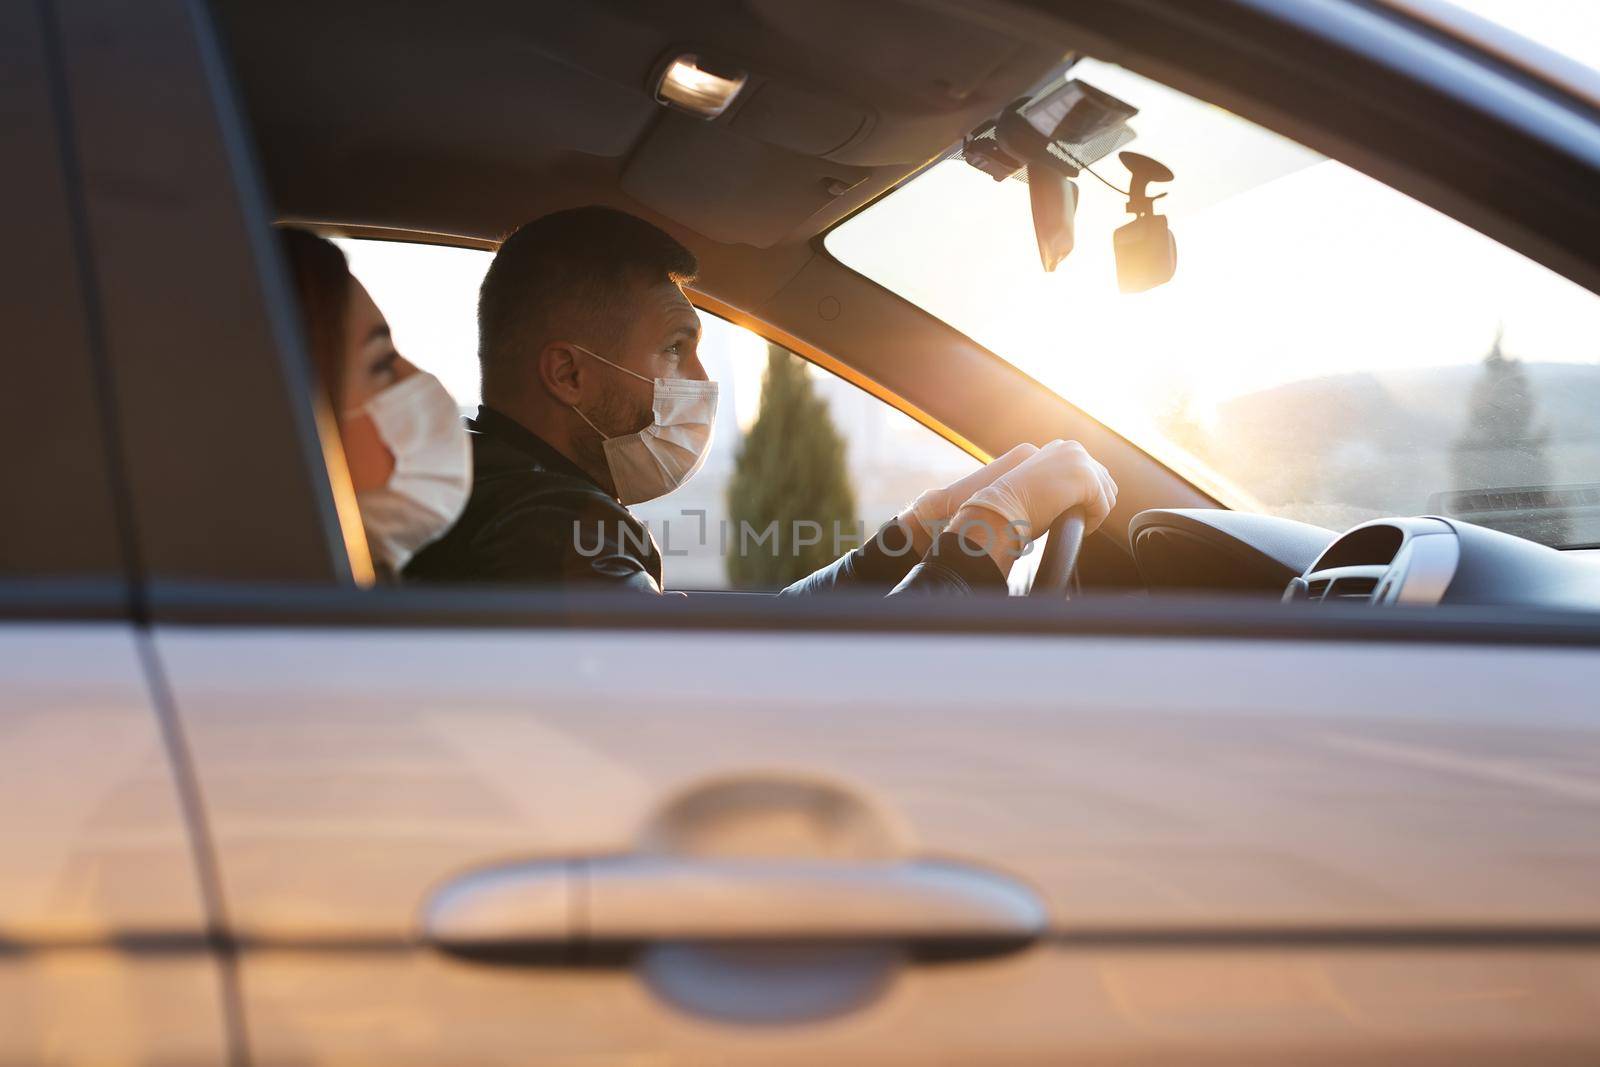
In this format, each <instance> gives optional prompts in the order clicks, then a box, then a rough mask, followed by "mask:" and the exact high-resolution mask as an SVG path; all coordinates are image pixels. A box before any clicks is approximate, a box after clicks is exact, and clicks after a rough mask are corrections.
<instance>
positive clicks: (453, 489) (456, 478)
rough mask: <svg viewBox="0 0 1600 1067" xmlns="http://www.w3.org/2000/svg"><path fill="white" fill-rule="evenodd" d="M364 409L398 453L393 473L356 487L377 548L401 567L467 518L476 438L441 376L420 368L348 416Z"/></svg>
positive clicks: (371, 540)
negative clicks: (377, 483)
mask: <svg viewBox="0 0 1600 1067" xmlns="http://www.w3.org/2000/svg"><path fill="white" fill-rule="evenodd" d="M356 415H366V416H367V417H368V418H370V419H371V420H372V423H373V425H374V426H375V427H376V428H377V431H378V436H379V437H381V438H382V439H383V443H384V445H385V447H387V448H388V449H389V451H390V452H391V453H392V454H393V455H394V472H393V473H392V474H390V475H389V480H388V481H387V482H386V483H385V484H383V485H381V486H379V487H378V488H376V489H365V490H361V491H360V492H357V493H356V502H357V503H358V504H359V505H360V507H361V522H362V524H363V525H364V526H365V527H366V529H367V542H368V544H370V545H371V546H372V552H373V555H374V556H375V557H376V558H377V559H378V560H380V561H381V562H382V563H383V564H385V565H386V566H387V567H388V568H389V569H390V570H391V571H393V572H395V573H399V571H400V569H401V568H402V567H404V566H405V565H406V564H407V563H408V562H410V560H411V557H412V556H414V555H416V553H417V551H418V550H419V549H421V548H422V547H423V546H424V545H426V544H428V543H430V542H432V541H434V540H436V539H438V538H439V537H440V536H441V535H442V534H444V532H445V531H446V530H448V529H449V528H450V526H451V525H452V524H453V523H454V522H455V521H456V519H458V518H460V517H461V511H462V509H463V508H465V507H466V505H467V496H468V495H469V494H470V493H471V491H472V445H471V442H470V441H469V440H468V438H467V431H466V427H464V426H463V425H462V423H461V416H460V413H459V412H458V411H457V410H456V402H455V400H454V399H452V398H451V396H450V394H449V393H448V392H447V391H446V390H445V387H444V386H443V385H441V384H440V382H439V379H437V378H435V377H434V376H433V375H431V374H428V373H427V372H425V371H417V372H416V373H414V374H411V375H409V376H407V377H405V378H403V379H401V380H400V381H398V382H396V383H395V384H394V385H391V386H389V387H388V388H387V389H385V390H383V391H382V392H380V393H378V394H376V395H375V396H373V397H371V398H370V399H368V400H367V401H366V403H364V404H362V405H361V406H360V407H359V408H356V409H353V410H351V411H347V412H345V418H347V419H349V418H351V417H354V416H356Z"/></svg>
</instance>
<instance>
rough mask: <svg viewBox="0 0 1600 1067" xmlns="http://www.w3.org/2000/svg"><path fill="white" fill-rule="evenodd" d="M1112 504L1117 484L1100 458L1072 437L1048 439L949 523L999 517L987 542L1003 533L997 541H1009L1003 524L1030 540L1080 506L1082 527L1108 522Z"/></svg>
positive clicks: (1088, 530) (1088, 528)
mask: <svg viewBox="0 0 1600 1067" xmlns="http://www.w3.org/2000/svg"><path fill="white" fill-rule="evenodd" d="M1116 504H1117V483H1116V482H1115V481H1114V480H1113V479H1112V477H1111V473H1110V472H1109V471H1107V470H1106V469H1105V467H1104V466H1103V465H1102V464H1101V463H1100V462H1099V461H1098V460H1096V459H1095V458H1094V457H1093V456H1091V455H1089V453H1088V452H1087V451H1086V450H1085V449H1084V447H1083V446H1082V445H1080V444H1079V443H1078V442H1076V441H1051V442H1050V443H1049V444H1047V445H1045V446H1044V447H1043V448H1041V449H1039V451H1038V452H1036V453H1035V454H1034V455H1033V456H1031V457H1029V458H1028V459H1026V460H1024V461H1023V462H1022V463H1021V464H1020V465H1019V466H1018V467H1017V468H1016V469H1015V470H1012V471H1010V472H1009V473H1007V474H1004V475H1002V476H1001V477H999V478H997V479H996V480H995V481H994V482H993V483H992V484H990V485H989V486H988V487H987V488H984V489H981V490H979V491H978V492H976V493H974V494H972V496H971V497H970V498H968V500H967V503H966V506H965V508H964V509H963V510H962V511H961V512H959V513H958V514H957V517H956V522H955V523H954V524H953V526H954V528H955V529H957V530H961V529H962V528H963V527H964V526H965V525H966V524H967V523H969V522H981V523H984V524H985V525H990V524H993V522H994V518H995V517H998V518H999V519H1001V520H1002V522H1001V526H1002V528H1001V529H996V530H994V531H993V532H992V533H990V532H988V531H985V533H986V537H985V538H983V539H984V540H985V541H987V542H992V541H994V540H995V537H996V535H1000V534H1005V535H1006V536H1003V537H1000V538H999V540H1002V541H1008V540H1010V537H1009V532H1008V531H1007V530H1005V529H1004V527H1010V528H1011V529H1014V530H1016V532H1017V533H1018V534H1020V535H1021V536H1022V537H1023V538H1024V539H1025V540H1028V541H1032V540H1036V539H1037V538H1039V537H1041V536H1042V535H1043V534H1044V532H1045V531H1046V530H1048V529H1049V528H1050V524H1051V523H1052V522H1054V521H1055V518H1056V516H1058V515H1060V514H1061V513H1062V512H1063V511H1066V510H1067V509H1068V508H1070V507H1074V506H1081V507H1082V508H1083V511H1084V528H1083V532H1084V533H1085V534H1089V533H1093V532H1094V530H1095V529H1096V528H1098V527H1099V525H1100V524H1101V523H1103V522H1105V521H1106V516H1107V515H1109V514H1110V513H1111V509H1112V508H1114V507H1116ZM983 512H987V513H989V514H987V515H985V514H983Z"/></svg>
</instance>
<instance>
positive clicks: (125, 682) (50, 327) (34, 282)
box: [0, 4, 231, 1064]
mask: <svg viewBox="0 0 1600 1067" xmlns="http://www.w3.org/2000/svg"><path fill="white" fill-rule="evenodd" d="M55 29H56V27H55V25H54V23H53V19H52V18H51V17H50V12H48V11H47V10H44V9H42V7H41V5H34V4H13V5H6V6H5V7H3V8H0V53H3V54H0V68H3V69H4V70H5V77H4V79H0V111H3V113H4V116H5V120H4V121H3V122H0V157H3V158H4V159H5V160H6V165H5V168H4V172H3V175H0V188H3V189H4V192H5V197H6V200H7V202H8V203H9V204H10V205H11V211H10V215H11V218H10V221H9V223H8V226H7V230H6V241H5V243H4V245H3V246H0V322H3V323H4V324H5V337H6V344H5V346H4V350H5V357H4V358H5V371H4V376H5V386H4V387H3V393H4V396H5V417H4V419H0V446H3V448H4V459H3V460H0V499H3V500H4V501H5V504H4V522H3V526H4V531H3V533H0V842H3V844H4V847H3V848H0V1061H3V1062H6V1063H60V1064H100V1063H149V1064H201V1063H221V1062H224V1061H226V1060H227V1058H228V1056H229V1054H230V1047H231V1042H230V1035H229V1032H228V1029H227V1027H226V1012H225V1004H226V1003H227V1002H228V997H227V995H226V990H227V975H226V973H225V971H224V968H223V967H222V964H221V961H220V959H219V958H218V957H217V956H216V955H215V953H214V952H213V938H212V934H213V933H214V932H215V931H216V930H217V928H218V927H217V925H216V922H215V919H216V916H215V914H214V913H213V912H212V911H211V908H210V906H211V905H212V904H213V903H214V899H212V898H208V896H207V894H206V893H205V892H204V884H205V883H204V881H203V875H204V868H203V867H202V866H200V865H198V864H197V858H198V857H199V855H200V853H198V852H197V851H196V849H195V842H194V839H193V838H192V837H191V833H190V831H191V829H192V827H193V823H192V819H193V818H194V817H195V816H197V814H198V811H197V809H196V807H195V806H194V805H193V803H192V801H193V799H194V798H193V794H192V792H186V791H185V790H184V789H183V788H182V787H183V785H184V780H183V779H182V778H180V777H179V775H178V773H177V772H178V771H180V770H182V769H184V767H185V764H184V762H183V758H182V756H183V749H182V744H181V741H180V740H179V738H178V737H177V736H176V734H175V732H174V727H175V723H174V722H173V720H172V719H171V718H170V717H168V716H165V715H163V710H164V709H163V706H162V705H161V703H160V702H159V701H158V700H156V699H154V698H153V693H152V689H151V685H150V682H151V675H150V669H151V666H152V656H153V654H152V651H151V647H150V643H149V636H148V634H146V633H144V632H142V631H141V630H140V629H139V627H138V626H137V624H136V620H135V614H136V608H135V601H134V598H133V589H132V585H131V583H130V581H129V574H128V567H129V560H128V558H127V555H126V547H127V546H126V543H125V541H124V540H123V538H124V535H125V532H126V529H125V526H124V518H125V516H124V514H123V513H122V511H121V508H120V506H119V501H118V497H117V488H118V487H117V470H116V466H115V462H114V456H115V452H114V442H113V441H112V439H111V437H110V435H109V433H108V428H107V422H106V418H105V414H106V411H105V407H104V400H105V397H104V395H103V393H102V388H103V387H104V385H105V382H104V379H103V378H102V377H101V375H102V373H103V370H104V366H103V363H102V362H101V360H100V358H99V357H100V355H101V353H100V352H99V351H97V345H98V343H99V341H100V339H101V338H100V336H99V334H98V323H97V320H96V315H95V307H94V304H93V302H92V300H91V299H90V294H91V293H92V291H93V282H92V279H91V278H89V277H88V276H87V275H86V274H85V273H84V269H85V263H84V261H83V259H82V258H81V253H82V251H83V239H84V233H83V230H82V227H81V224H82V218H81V215H80V214H79V210H80V208H81V201H80V199H79V187H78V184H77V180H78V176H79V171H78V170H77V160H76V156H75V152H74V145H73V144H72V143H71V139H70V132H69V130H70V127H69V126H67V125H66V114H65V110H64V108H63V106H62V105H63V99H62V93H61V89H62V83H61V69H60V66H59V62H58V51H57V47H56V46H57V37H56V33H55Z"/></svg>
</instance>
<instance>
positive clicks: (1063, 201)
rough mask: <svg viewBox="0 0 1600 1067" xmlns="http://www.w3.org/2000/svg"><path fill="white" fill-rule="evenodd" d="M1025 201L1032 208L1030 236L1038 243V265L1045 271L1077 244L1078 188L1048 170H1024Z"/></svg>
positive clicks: (1053, 171) (1062, 176)
mask: <svg viewBox="0 0 1600 1067" xmlns="http://www.w3.org/2000/svg"><path fill="white" fill-rule="evenodd" d="M1028 200H1029V202H1030V203H1031V204H1032V205H1033V235H1034V238H1035V239H1036V240H1037V241H1038V242H1039V262H1040V263H1041V264H1042V265H1043V266H1044V269H1045V271H1046V272H1049V271H1053V270H1055V269H1056V266H1057V264H1059V263H1060V262H1061V261H1062V260H1063V259H1066V258H1067V255H1068V253H1070V252H1071V251H1072V246H1073V245H1074V243H1076V241H1077V236H1076V233H1077V230H1076V226H1075V224H1074V219H1075V218H1076V216H1077V214H1078V187H1077V185H1076V184H1074V183H1073V182H1072V181H1070V180H1069V179H1068V178H1067V177H1066V176H1065V175H1063V174H1061V173H1060V172H1059V171H1056V170H1054V169H1052V168H1049V167H1036V166H1033V165H1031V164H1030V165H1029V167H1028Z"/></svg>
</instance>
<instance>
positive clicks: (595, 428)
mask: <svg viewBox="0 0 1600 1067" xmlns="http://www.w3.org/2000/svg"><path fill="white" fill-rule="evenodd" d="M572 410H573V411H575V412H577V413H578V418H580V419H582V420H583V421H584V422H587V423H589V429H591V430H593V431H594V432H595V433H597V434H599V435H600V440H602V441H609V440H611V438H609V437H607V436H606V432H605V431H604V430H602V429H601V428H600V427H598V426H596V425H595V424H594V423H592V422H589V416H587V415H585V414H584V413H583V409H582V408H580V407H578V405H576V404H574V405H572Z"/></svg>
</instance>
